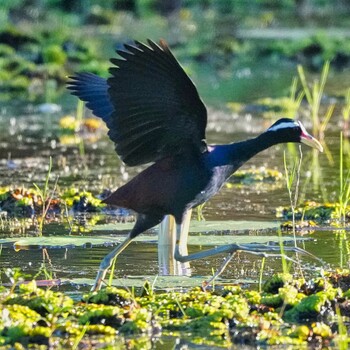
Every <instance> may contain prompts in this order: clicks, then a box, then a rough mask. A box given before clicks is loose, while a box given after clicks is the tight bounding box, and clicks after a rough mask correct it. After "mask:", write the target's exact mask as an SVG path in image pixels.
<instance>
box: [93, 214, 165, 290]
mask: <svg viewBox="0 0 350 350" xmlns="http://www.w3.org/2000/svg"><path fill="white" fill-rule="evenodd" d="M162 219H163V217H159V216H149V215H144V214H138V215H137V220H136V223H135V226H134V227H133V228H132V230H131V231H130V233H129V234H128V236H127V237H126V238H125V240H124V241H123V242H122V243H121V244H119V245H118V246H117V247H116V248H114V249H113V250H112V251H111V252H110V253H108V254H107V255H106V256H105V257H104V258H103V260H102V261H101V264H100V267H99V269H98V273H97V276H96V279H95V283H94V286H93V287H92V289H91V290H92V291H97V290H100V289H101V284H102V281H103V279H104V278H105V276H106V273H107V270H108V269H109V267H110V266H111V265H112V263H113V260H114V259H116V258H117V256H118V255H119V254H120V253H121V252H122V251H123V250H124V249H125V248H126V247H127V246H128V245H129V244H130V242H131V241H132V240H133V239H134V238H135V237H136V236H138V235H139V234H140V233H142V232H144V231H146V230H148V229H149V228H151V227H153V226H156V225H157V224H159V223H160V222H161V221H162Z"/></svg>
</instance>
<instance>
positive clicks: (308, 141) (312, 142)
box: [300, 130, 323, 152]
mask: <svg viewBox="0 0 350 350" xmlns="http://www.w3.org/2000/svg"><path fill="white" fill-rule="evenodd" d="M300 142H302V143H304V144H305V145H308V146H310V147H313V148H316V149H318V150H319V151H320V152H323V146H322V145H321V143H320V142H319V141H318V140H316V139H315V138H314V137H313V136H311V135H310V134H309V133H307V132H306V131H305V130H304V131H303V133H302V134H301V136H300Z"/></svg>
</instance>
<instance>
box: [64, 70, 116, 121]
mask: <svg viewBox="0 0 350 350" xmlns="http://www.w3.org/2000/svg"><path fill="white" fill-rule="evenodd" d="M68 89H69V90H71V92H72V94H73V95H76V96H78V97H79V98H80V99H81V100H83V101H85V102H86V106H87V107H88V108H89V109H91V110H92V112H93V113H94V114H95V115H96V116H97V117H100V118H101V119H103V120H104V122H105V123H106V124H107V125H109V124H110V116H111V114H112V112H113V110H114V108H113V105H112V103H111V102H110V98H109V95H108V84H107V80H106V79H103V78H100V77H99V76H97V75H95V74H92V73H78V74H76V75H75V76H73V77H71V78H70V80H69V82H68Z"/></svg>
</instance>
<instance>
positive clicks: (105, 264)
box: [91, 234, 132, 291]
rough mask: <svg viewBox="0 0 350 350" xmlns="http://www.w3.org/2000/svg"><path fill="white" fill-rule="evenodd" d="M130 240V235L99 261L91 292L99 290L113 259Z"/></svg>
mask: <svg viewBox="0 0 350 350" xmlns="http://www.w3.org/2000/svg"><path fill="white" fill-rule="evenodd" d="M131 241H132V238H131V237H130V234H129V235H128V236H127V237H126V239H125V241H123V242H122V243H120V244H119V245H118V246H117V247H116V248H114V249H113V250H112V251H111V252H110V253H108V254H107V255H106V256H105V257H104V258H103V259H102V261H101V263H100V267H99V269H98V272H97V276H96V279H95V283H94V286H93V287H92V289H91V291H97V290H100V289H101V284H102V281H103V280H104V278H105V276H106V273H107V271H108V269H109V267H110V266H111V265H112V263H113V261H114V259H116V258H117V256H118V255H119V254H120V253H121V252H122V251H123V250H124V249H125V248H126V247H127V246H128V245H129V244H130V242H131Z"/></svg>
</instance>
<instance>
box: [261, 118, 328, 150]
mask: <svg viewBox="0 0 350 350" xmlns="http://www.w3.org/2000/svg"><path fill="white" fill-rule="evenodd" d="M267 133H269V134H270V137H271V138H274V139H276V140H278V142H301V143H304V144H305V145H308V146H310V147H313V148H316V149H318V150H319V151H320V152H323V147H322V145H321V143H320V142H319V141H318V140H316V139H315V138H314V137H313V136H311V135H310V134H309V133H308V132H307V131H306V129H305V127H304V125H303V124H302V123H301V122H300V121H299V120H293V119H289V118H282V119H279V120H277V122H276V123H274V124H273V125H271V126H270V127H269V128H268V129H267Z"/></svg>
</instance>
